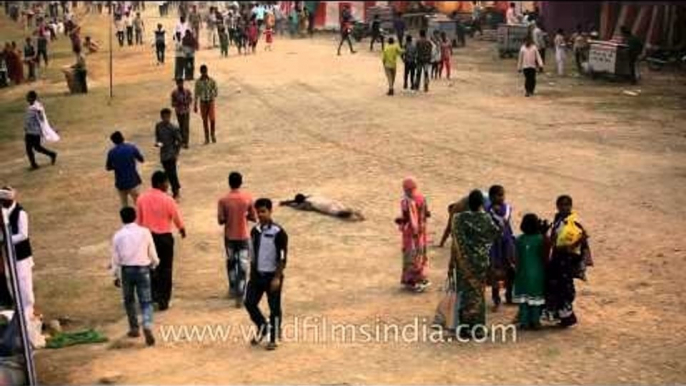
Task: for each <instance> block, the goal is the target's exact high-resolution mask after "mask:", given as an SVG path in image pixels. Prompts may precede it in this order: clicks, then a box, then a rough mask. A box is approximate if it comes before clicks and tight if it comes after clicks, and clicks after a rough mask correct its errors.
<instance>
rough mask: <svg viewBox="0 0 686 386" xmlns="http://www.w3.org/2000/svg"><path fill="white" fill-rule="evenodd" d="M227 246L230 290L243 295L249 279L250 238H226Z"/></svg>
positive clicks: (225, 244) (233, 293)
mask: <svg viewBox="0 0 686 386" xmlns="http://www.w3.org/2000/svg"><path fill="white" fill-rule="evenodd" d="M224 246H225V248H226V273H227V276H228V278H229V292H230V293H231V294H232V295H234V296H239V297H243V294H244V293H245V285H246V280H247V277H246V276H247V272H248V265H249V264H250V262H249V253H250V249H249V248H250V247H249V244H248V240H229V239H226V238H225V239H224Z"/></svg>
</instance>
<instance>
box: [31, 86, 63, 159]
mask: <svg viewBox="0 0 686 386" xmlns="http://www.w3.org/2000/svg"><path fill="white" fill-rule="evenodd" d="M26 101H27V102H28V103H29V106H28V108H27V109H26V116H25V118H24V132H25V135H24V142H25V143H26V155H27V156H28V157H29V162H30V163H31V169H32V170H35V169H38V168H39V166H38V164H37V163H36V156H35V154H34V151H36V152H38V153H42V154H45V155H47V156H48V157H50V163H51V164H52V165H54V164H55V161H57V153H56V152H54V151H52V150H48V149H46V148H44V147H43V145H42V143H41V142H42V141H45V142H57V141H59V140H60V137H59V135H57V133H56V132H55V130H54V129H53V128H52V127H50V124H49V123H48V118H47V116H46V115H45V109H44V108H43V105H42V104H41V103H40V102H38V94H36V92H35V91H33V90H31V91H29V93H28V94H27V95H26Z"/></svg>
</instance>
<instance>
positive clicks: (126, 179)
mask: <svg viewBox="0 0 686 386" xmlns="http://www.w3.org/2000/svg"><path fill="white" fill-rule="evenodd" d="M110 140H111V141H112V143H113V144H114V147H113V148H112V149H110V151H109V153H107V164H106V166H105V168H106V169H107V170H108V171H111V170H114V186H115V187H116V188H117V192H118V193H119V200H120V201H121V206H122V207H127V206H129V196H131V199H132V200H133V204H134V205H135V204H136V200H137V199H138V195H139V194H140V185H141V177H140V176H139V175H138V170H136V162H141V163H143V162H145V160H144V159H143V155H142V154H141V152H140V151H139V150H138V148H137V147H136V146H134V145H132V144H130V143H125V142H124V135H123V134H122V133H121V132H119V131H115V132H114V133H112V135H110Z"/></svg>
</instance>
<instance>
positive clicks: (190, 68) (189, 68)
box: [184, 56, 195, 80]
mask: <svg viewBox="0 0 686 386" xmlns="http://www.w3.org/2000/svg"><path fill="white" fill-rule="evenodd" d="M184 71H185V72H186V80H193V78H194V77H195V75H194V72H195V56H192V57H190V58H186V69H185V70H184Z"/></svg>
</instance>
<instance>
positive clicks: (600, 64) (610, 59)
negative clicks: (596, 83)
mask: <svg viewBox="0 0 686 386" xmlns="http://www.w3.org/2000/svg"><path fill="white" fill-rule="evenodd" d="M588 64H589V65H590V66H591V70H592V71H594V72H608V73H610V74H614V73H615V68H616V64H617V46H612V45H606V44H591V50H590V53H589V56H588Z"/></svg>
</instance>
